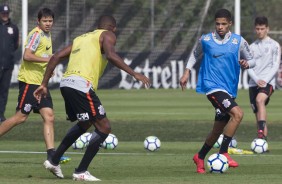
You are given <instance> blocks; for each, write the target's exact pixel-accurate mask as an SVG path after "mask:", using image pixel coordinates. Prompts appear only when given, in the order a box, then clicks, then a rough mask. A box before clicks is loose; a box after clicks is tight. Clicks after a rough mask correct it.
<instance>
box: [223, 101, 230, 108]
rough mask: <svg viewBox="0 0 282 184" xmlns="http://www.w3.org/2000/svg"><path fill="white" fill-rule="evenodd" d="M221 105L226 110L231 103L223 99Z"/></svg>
mask: <svg viewBox="0 0 282 184" xmlns="http://www.w3.org/2000/svg"><path fill="white" fill-rule="evenodd" d="M222 104H223V105H224V107H225V108H228V107H229V106H230V105H231V102H230V101H229V100H228V99H224V100H223V101H222Z"/></svg>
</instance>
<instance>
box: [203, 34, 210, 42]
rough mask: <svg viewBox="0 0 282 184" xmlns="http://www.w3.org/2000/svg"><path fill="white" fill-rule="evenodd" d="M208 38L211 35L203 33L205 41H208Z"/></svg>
mask: <svg viewBox="0 0 282 184" xmlns="http://www.w3.org/2000/svg"><path fill="white" fill-rule="evenodd" d="M210 39H211V37H210V36H209V35H205V36H204V38H203V40H205V41H209V40H210Z"/></svg>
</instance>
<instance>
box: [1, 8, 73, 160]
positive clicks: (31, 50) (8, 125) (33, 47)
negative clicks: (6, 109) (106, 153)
mask: <svg viewBox="0 0 282 184" xmlns="http://www.w3.org/2000/svg"><path fill="white" fill-rule="evenodd" d="M37 18H38V19H37V26H36V27H35V28H34V29H33V30H32V31H31V32H30V33H29V34H28V38H27V40H26V43H25V50H24V54H23V61H22V64H21V67H20V71H19V75H18V80H19V96H18V104H17V107H16V113H15V114H14V115H13V116H12V117H10V118H8V119H7V120H6V121H4V122H3V123H2V124H1V125H0V136H3V135H4V134H5V133H7V132H8V131H10V130H11V129H12V128H13V127H15V126H17V125H19V124H21V123H24V122H25V121H26V120H27V118H28V116H29V114H30V112H31V111H32V110H33V112H35V113H39V114H40V115H41V117H42V119H43V127H44V128H43V134H44V139H45V144H46V149H47V158H50V157H51V155H52V154H53V153H54V152H55V148H54V113H53V103H52V98H51V95H50V93H49V91H48V94H47V98H44V99H42V101H41V102H40V103H38V101H37V99H36V98H35V97H34V96H33V92H34V90H35V89H36V88H37V87H38V86H39V85H40V84H41V81H42V79H43V74H44V72H45V69H46V66H47V63H48V62H49V60H50V58H51V56H52V41H51V33H50V31H51V29H52V26H53V20H54V13H53V11H52V10H50V9H48V8H43V9H41V10H40V11H39V12H38V16H37ZM66 159H69V158H66ZM64 161H65V160H64Z"/></svg>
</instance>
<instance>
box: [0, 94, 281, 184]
mask: <svg viewBox="0 0 282 184" xmlns="http://www.w3.org/2000/svg"><path fill="white" fill-rule="evenodd" d="M17 95H18V91H17V90H16V89H12V90H10V96H9V101H8V106H7V111H6V116H7V117H9V116H11V115H13V113H14V109H15V106H16V102H17ZM98 95H99V97H100V99H101V101H102V103H103V105H104V107H105V109H106V112H107V116H108V117H109V119H110V120H111V123H112V128H113V133H114V134H115V135H116V136H117V137H118V139H119V145H118V147H117V148H116V149H115V150H111V151H110V150H101V151H100V152H99V154H98V156H97V157H96V158H95V159H94V160H93V162H92V163H91V165H90V167H89V171H90V172H91V173H92V174H94V175H95V176H96V177H98V178H100V179H101V180H102V182H100V183H125V184H129V183H130V184H131V183H152V184H153V183H238V182H242V183H264V182H266V183H282V175H281V174H282V170H281V165H282V154H281V152H282V143H281V141H282V134H281V130H282V122H281V116H282V114H281V109H282V105H281V99H282V91H278V90H277V91H275V93H274V94H273V96H272V97H271V101H270V104H269V106H268V109H267V110H268V125H269V136H268V139H269V141H268V143H269V146H270V150H271V151H270V153H267V154H260V155H259V154H254V155H233V158H234V159H236V161H238V162H239V164H240V167H239V168H236V169H232V168H231V169H229V170H228V172H227V173H225V174H205V175H199V174H196V173H195V165H194V163H193V162H192V157H193V155H194V153H196V152H197V151H198V149H199V148H200V147H201V146H202V144H203V140H204V139H205V137H206V135H207V133H208V131H209V130H210V128H211V127H212V120H213V118H214V110H213V107H212V106H211V105H210V103H209V101H208V100H207V99H206V97H205V96H204V95H199V94H196V93H195V92H194V90H187V91H185V92H182V91H181V90H180V89H177V90H172V89H170V90H155V89H150V90H100V91H98ZM52 96H53V100H54V109H55V115H56V124H55V129H56V132H55V133H56V141H57V142H56V145H58V144H59V141H60V140H61V138H62V137H63V136H64V135H65V133H66V131H67V130H68V129H69V128H70V127H71V126H72V125H73V123H69V122H67V121H65V113H64V104H63V99H62V97H61V95H60V93H59V91H58V90H53V91H52ZM237 102H238V104H239V105H240V106H241V107H242V109H243V110H244V112H245V116H244V119H243V122H242V124H241V125H240V128H239V129H238V131H237V133H236V139H237V141H238V147H239V148H240V149H247V150H249V149H250V143H251V141H252V140H253V138H254V137H255V136H256V129H255V124H254V115H253V113H252V111H251V109H250V106H249V101H248V92H247V91H246V90H240V91H239V95H238V100H237ZM149 135H156V136H158V137H159V138H160V140H161V141H162V146H161V149H160V150H159V151H157V152H153V153H148V152H147V151H145V150H144V148H143V140H144V138H145V137H146V136H149ZM44 151H45V145H44V142H43V139H42V120H41V117H40V116H39V115H36V114H31V115H30V117H29V119H28V120H27V122H26V123H24V124H22V125H20V126H18V127H16V128H14V129H13V130H12V131H11V132H9V133H8V134H6V135H5V136H3V137H1V141H0V183H21V184H27V183H28V184H35V183H50V182H52V183H77V182H74V181H72V180H71V175H72V173H73V170H74V168H75V167H77V165H78V163H79V161H80V159H81V157H82V154H83V151H76V150H73V149H72V148H70V149H69V150H68V152H67V153H66V155H67V156H70V157H71V158H72V161H71V162H70V163H67V164H64V165H62V170H63V172H64V175H65V179H62V180H60V179H57V178H55V177H54V176H53V175H52V174H51V173H49V172H47V171H46V170H45V169H44V168H43V166H42V163H43V161H44V160H45V159H46V154H45V153H44ZM214 152H217V149H213V150H212V151H211V152H210V154H212V153H214Z"/></svg>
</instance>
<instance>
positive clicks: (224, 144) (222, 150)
mask: <svg viewBox="0 0 282 184" xmlns="http://www.w3.org/2000/svg"><path fill="white" fill-rule="evenodd" d="M231 140H232V137H228V136H226V135H224V136H223V139H222V143H221V146H220V150H219V153H227V152H228V146H229V144H230V142H231Z"/></svg>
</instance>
